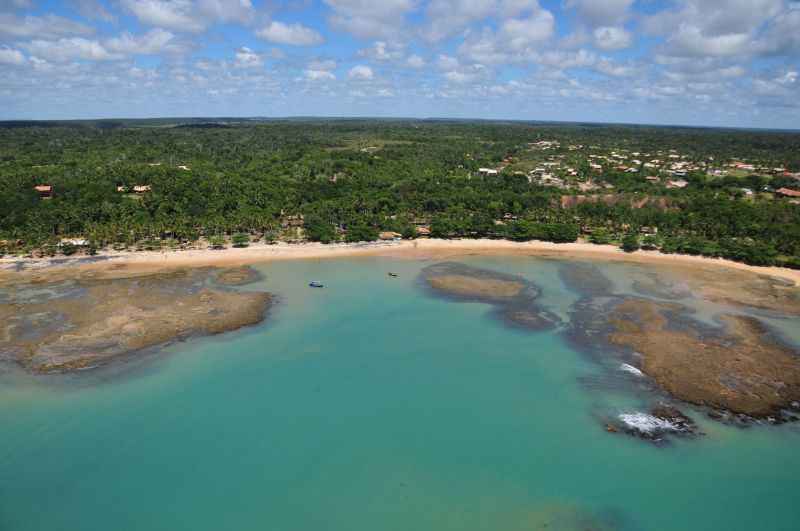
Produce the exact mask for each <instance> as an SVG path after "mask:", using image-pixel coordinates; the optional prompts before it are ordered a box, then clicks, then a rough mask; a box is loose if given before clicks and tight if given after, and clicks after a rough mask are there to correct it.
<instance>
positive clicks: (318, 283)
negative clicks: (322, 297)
mask: <svg viewBox="0 0 800 531" xmlns="http://www.w3.org/2000/svg"><path fill="white" fill-rule="evenodd" d="M308 285H309V286H311V287H312V288H324V287H325V286H324V285H323V284H322V282H317V281H316V280H312V281H311V282H309V283H308Z"/></svg>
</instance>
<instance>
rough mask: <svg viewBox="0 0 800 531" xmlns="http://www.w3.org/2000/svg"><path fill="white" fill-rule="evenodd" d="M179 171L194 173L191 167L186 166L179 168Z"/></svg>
mask: <svg viewBox="0 0 800 531" xmlns="http://www.w3.org/2000/svg"><path fill="white" fill-rule="evenodd" d="M178 169H179V170H183V171H192V169H191V168H190V167H189V166H185V165H181V166H178Z"/></svg>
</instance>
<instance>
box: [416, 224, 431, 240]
mask: <svg viewBox="0 0 800 531" xmlns="http://www.w3.org/2000/svg"><path fill="white" fill-rule="evenodd" d="M430 235H431V228H430V227H417V236H419V237H420V238H426V237H428V236H430Z"/></svg>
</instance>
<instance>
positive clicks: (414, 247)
mask: <svg viewBox="0 0 800 531" xmlns="http://www.w3.org/2000/svg"><path fill="white" fill-rule="evenodd" d="M463 255H511V256H513V255H519V256H525V255H530V256H542V257H550V258H561V259H571V258H575V259H594V260H608V261H622V262H632V263H642V264H647V263H649V264H661V265H669V264H671V265H682V266H691V265H697V266H721V267H726V268H730V269H737V270H741V271H750V272H752V273H757V274H762V275H770V276H773V277H778V278H782V279H785V280H789V281H791V282H793V283H794V284H795V285H800V271H795V270H792V269H787V268H782V267H757V266H750V265H746V264H742V263H739V262H733V261H730V260H724V259H721V258H707V257H703V256H690V255H680V254H662V253H660V252H658V251H637V252H635V253H626V252H624V251H622V250H621V249H619V248H618V247H615V246H613V245H594V244H590V243H552V242H542V241H530V242H512V241H508V240H489V239H454V240H440V239H417V240H402V241H392V242H373V243H352V244H344V243H339V244H328V245H325V244H321V243H303V244H287V243H277V244H274V245H267V244H264V243H255V244H251V245H250V246H249V247H245V248H228V249H224V250H211V249H202V250H185V251H139V252H134V251H104V252H101V253H98V255H97V256H95V257H93V258H91V259H88V258H84V259H71V260H54V259H52V258H25V259H20V258H3V259H0V272H4V273H5V274H9V273H12V274H13V273H16V272H19V271H22V272H24V271H36V270H41V269H42V268H48V269H52V268H75V267H77V268H80V269H81V270H97V269H100V270H102V269H104V268H108V267H109V266H116V265H125V266H126V269H128V270H131V269H136V270H142V271H150V270H152V271H158V270H161V269H169V268H181V267H194V266H232V265H243V264H256V263H260V262H269V261H273V260H302V259H323V258H338V257H350V256H386V257H393V258H408V259H445V258H450V257H455V256H463Z"/></svg>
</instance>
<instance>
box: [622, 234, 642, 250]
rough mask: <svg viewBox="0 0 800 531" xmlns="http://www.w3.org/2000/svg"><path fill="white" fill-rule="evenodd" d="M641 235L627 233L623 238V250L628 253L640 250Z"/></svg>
mask: <svg viewBox="0 0 800 531" xmlns="http://www.w3.org/2000/svg"><path fill="white" fill-rule="evenodd" d="M639 247H640V245H639V236H638V235H636V234H633V233H629V234H626V235H625V237H624V238H622V250H623V251H625V252H626V253H632V252H634V251H638V250H639Z"/></svg>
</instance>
